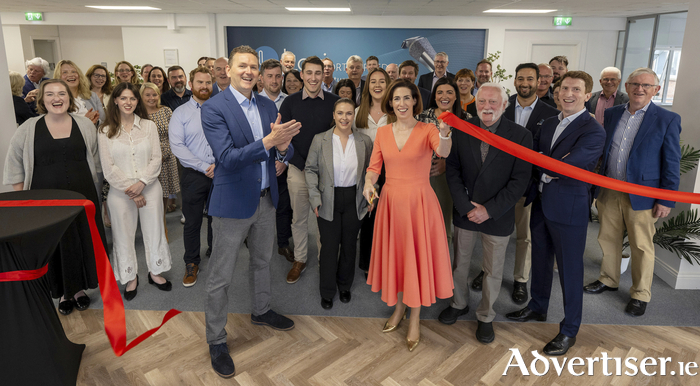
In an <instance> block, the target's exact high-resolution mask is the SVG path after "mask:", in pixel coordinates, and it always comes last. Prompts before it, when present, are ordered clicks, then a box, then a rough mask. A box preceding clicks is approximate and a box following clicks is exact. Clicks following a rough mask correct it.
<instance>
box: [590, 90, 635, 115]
mask: <svg viewBox="0 0 700 386" xmlns="http://www.w3.org/2000/svg"><path fill="white" fill-rule="evenodd" d="M600 93H602V91H596V92H594V93H593V95H591V100H590V101H589V109H588V111H589V112H591V113H593V114H595V108H596V107H597V106H598V99H599V98H600ZM629 100H630V97H629V96H628V95H627V94H625V93H624V92H622V91H620V90H617V94H616V95H615V101H614V102H613V106H617V105H623V104H625V103H627V102H629Z"/></svg>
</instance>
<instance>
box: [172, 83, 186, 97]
mask: <svg viewBox="0 0 700 386" xmlns="http://www.w3.org/2000/svg"><path fill="white" fill-rule="evenodd" d="M173 90H175V92H176V93H178V94H181V93H183V92H185V84H184V83H181V82H177V83H175V84H174V85H173Z"/></svg>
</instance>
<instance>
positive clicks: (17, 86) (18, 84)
mask: <svg viewBox="0 0 700 386" xmlns="http://www.w3.org/2000/svg"><path fill="white" fill-rule="evenodd" d="M10 87H11V89H12V95H15V96H18V97H21V96H22V88H23V87H24V78H22V74H20V73H19V72H17V71H10Z"/></svg>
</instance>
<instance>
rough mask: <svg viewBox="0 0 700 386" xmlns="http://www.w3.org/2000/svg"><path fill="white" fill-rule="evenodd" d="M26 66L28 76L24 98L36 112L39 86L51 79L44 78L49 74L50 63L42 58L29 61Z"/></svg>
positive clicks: (26, 76) (23, 93)
mask: <svg viewBox="0 0 700 386" xmlns="http://www.w3.org/2000/svg"><path fill="white" fill-rule="evenodd" d="M24 65H25V66H26V67H27V74H26V75H24V87H23V88H22V98H24V101H25V102H27V104H28V105H29V108H30V109H32V111H34V112H36V100H37V95H36V94H37V93H38V92H39V85H40V84H41V82H43V81H45V80H48V79H49V78H46V77H44V75H47V74H48V73H49V62H47V61H46V60H44V59H42V58H40V57H36V58H34V59H32V60H28V61H27V62H26V63H25V64H24Z"/></svg>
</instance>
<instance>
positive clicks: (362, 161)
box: [304, 129, 372, 221]
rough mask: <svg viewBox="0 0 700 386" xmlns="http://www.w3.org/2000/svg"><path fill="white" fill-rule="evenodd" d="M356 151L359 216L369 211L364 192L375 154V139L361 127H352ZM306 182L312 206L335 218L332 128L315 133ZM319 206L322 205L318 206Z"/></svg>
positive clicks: (325, 215)
mask: <svg viewBox="0 0 700 386" xmlns="http://www.w3.org/2000/svg"><path fill="white" fill-rule="evenodd" d="M352 134H353V136H354V138H355V150H356V151H357V194H356V200H355V202H356V204H357V218H358V219H360V220H361V219H362V218H363V217H364V216H365V214H367V205H369V204H368V203H367V200H365V197H364V196H363V195H362V187H363V186H364V181H365V174H366V173H367V166H369V158H370V156H371V155H372V140H371V139H370V138H369V136H367V135H366V134H362V133H360V131H359V130H356V129H352ZM304 173H306V186H307V187H308V188H309V202H310V203H311V208H312V209H313V208H318V215H319V217H321V218H322V219H324V220H326V221H333V202H334V201H333V200H334V193H335V189H334V188H335V186H334V177H333V129H330V130H328V131H324V132H323V133H319V134H316V135H315V136H314V139H313V141H312V142H311V148H309V155H308V156H307V157H306V166H305V167H304ZM319 206H320V208H319Z"/></svg>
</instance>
